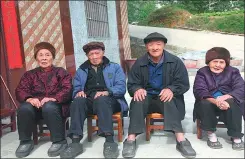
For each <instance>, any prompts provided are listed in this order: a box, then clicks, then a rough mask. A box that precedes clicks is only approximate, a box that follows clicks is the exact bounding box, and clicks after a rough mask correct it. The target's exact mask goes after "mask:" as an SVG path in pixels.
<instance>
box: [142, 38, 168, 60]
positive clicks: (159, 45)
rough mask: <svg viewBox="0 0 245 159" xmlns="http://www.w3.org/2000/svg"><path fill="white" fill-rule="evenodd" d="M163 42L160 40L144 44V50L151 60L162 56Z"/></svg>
mask: <svg viewBox="0 0 245 159" xmlns="http://www.w3.org/2000/svg"><path fill="white" fill-rule="evenodd" d="M164 46H165V44H164V42H163V41H161V40H156V41H150V42H149V43H147V44H146V49H147V51H148V52H149V53H150V55H151V56H152V57H153V58H159V57H161V56H162V53H163V49H164Z"/></svg>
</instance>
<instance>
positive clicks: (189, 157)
mask: <svg viewBox="0 0 245 159" xmlns="http://www.w3.org/2000/svg"><path fill="white" fill-rule="evenodd" d="M176 150H177V151H179V152H180V154H181V155H182V156H184V157H185V158H196V155H194V156H187V155H184V154H183V153H182V152H181V151H180V150H179V149H178V148H176Z"/></svg>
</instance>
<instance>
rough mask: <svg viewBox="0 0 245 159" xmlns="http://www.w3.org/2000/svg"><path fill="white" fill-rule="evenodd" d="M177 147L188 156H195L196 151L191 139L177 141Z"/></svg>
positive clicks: (182, 153)
mask: <svg viewBox="0 0 245 159" xmlns="http://www.w3.org/2000/svg"><path fill="white" fill-rule="evenodd" d="M176 149H177V150H178V151H179V152H180V153H181V155H182V156H184V157H186V158H195V157H196V151H195V150H194V149H193V148H192V146H191V143H190V141H189V140H187V139H185V141H181V142H177V145H176Z"/></svg>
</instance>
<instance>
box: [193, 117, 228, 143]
mask: <svg viewBox="0 0 245 159" xmlns="http://www.w3.org/2000/svg"><path fill="white" fill-rule="evenodd" d="M219 122H220V121H219ZM196 123H197V138H198V139H201V138H202V129H201V120H200V119H197V120H196ZM216 127H217V128H226V126H225V124H223V123H218V124H217V126H216Z"/></svg>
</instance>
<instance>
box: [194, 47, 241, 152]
mask: <svg viewBox="0 0 245 159" xmlns="http://www.w3.org/2000/svg"><path fill="white" fill-rule="evenodd" d="M230 59H231V58H230V52H229V51H228V50H227V49H225V48H223V47H214V48H211V49H210V50H208V51H207V53H206V64H207V66H205V67H203V68H200V69H199V70H198V72H197V74H196V78H195V81H194V87H193V92H194V95H195V98H196V102H195V107H194V112H193V115H194V116H193V120H194V121H195V119H196V118H198V119H200V121H201V129H202V130H204V131H207V134H208V141H207V145H208V146H209V147H211V148H214V149H218V148H222V144H221V143H220V142H219V141H218V139H217V136H216V134H215V131H216V125H217V122H218V121H219V120H220V121H223V122H224V123H225V125H226V127H227V129H228V131H227V134H228V135H229V136H231V141H232V148H233V149H234V150H243V149H244V142H243V141H242V139H241V138H242V137H243V134H242V133H241V131H242V115H243V113H244V108H243V104H244V80H243V78H242V77H241V75H240V72H239V70H238V69H237V68H235V67H232V66H230ZM217 116H219V119H217Z"/></svg>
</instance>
